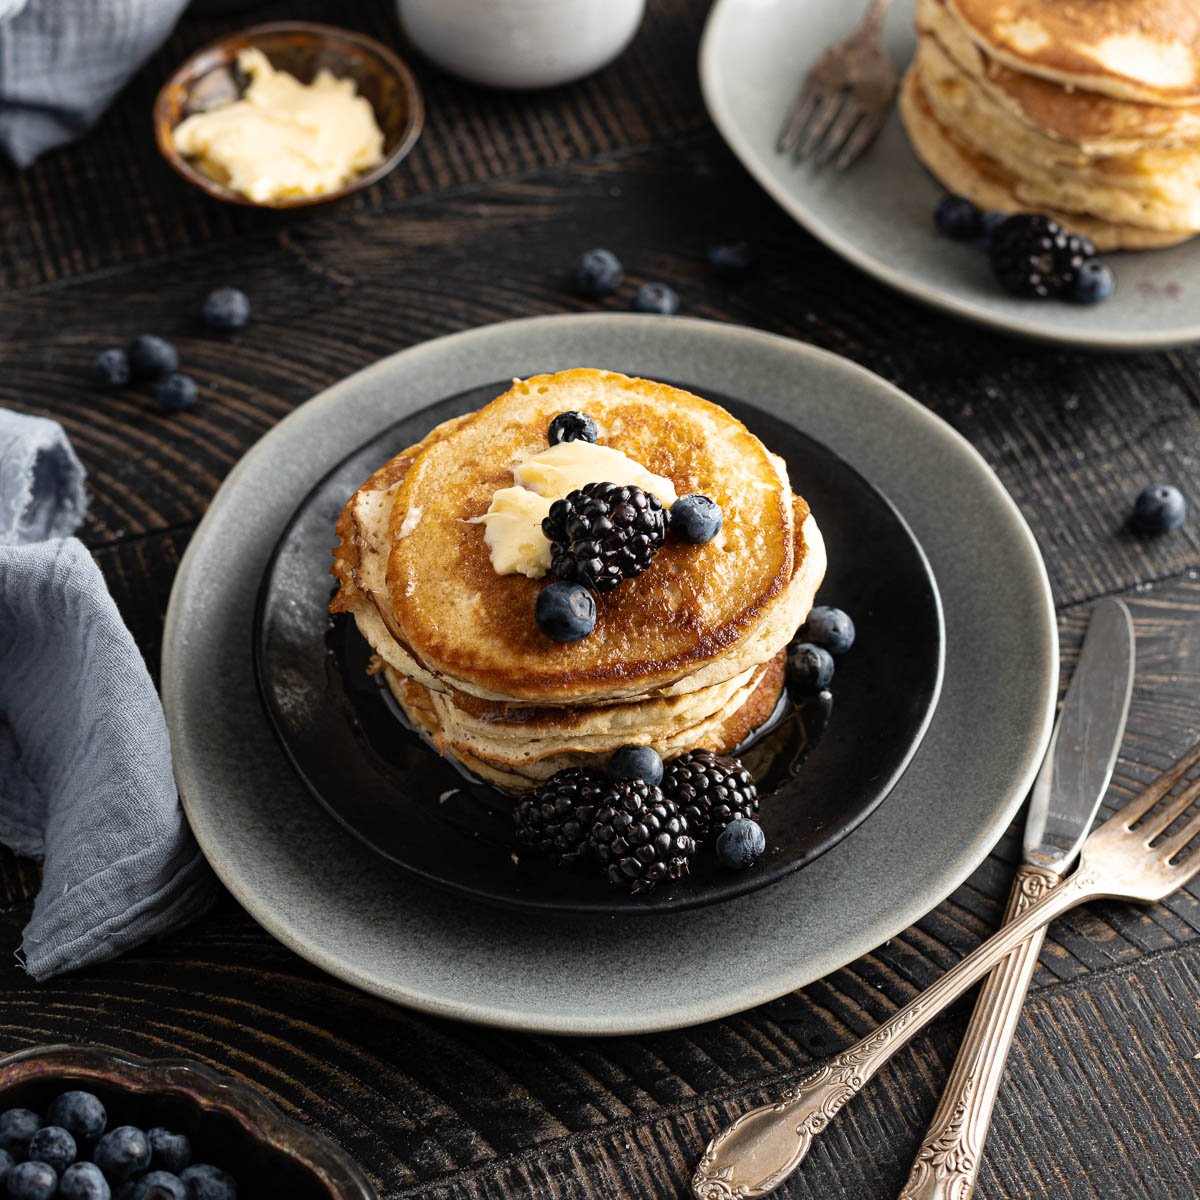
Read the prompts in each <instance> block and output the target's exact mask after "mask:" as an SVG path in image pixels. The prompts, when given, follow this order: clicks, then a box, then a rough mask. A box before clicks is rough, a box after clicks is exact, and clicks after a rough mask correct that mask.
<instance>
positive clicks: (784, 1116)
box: [692, 865, 1108, 1200]
mask: <svg viewBox="0 0 1200 1200" xmlns="http://www.w3.org/2000/svg"><path fill="white" fill-rule="evenodd" d="M1107 894H1108V893H1107V892H1105V890H1104V889H1103V888H1102V887H1099V886H1097V881H1096V879H1095V878H1094V877H1093V876H1092V874H1091V872H1090V871H1088V869H1087V867H1086V865H1085V866H1083V867H1081V868H1080V869H1079V870H1077V871H1076V872H1075V873H1074V874H1073V875H1071V876H1070V877H1068V878H1067V879H1065V880H1064V881H1063V882H1062V883H1061V884H1060V885H1059V886H1058V887H1056V888H1053V889H1051V890H1049V891H1048V892H1047V893H1046V894H1045V895H1044V896H1043V897H1042V898H1041V899H1040V900H1038V901H1036V902H1035V903H1033V904H1031V905H1030V906H1029V908H1028V909H1027V910H1026V911H1025V913H1024V914H1023V915H1022V916H1020V917H1018V918H1017V919H1016V920H1015V921H1013V922H1012V923H1011V924H1009V925H1006V926H1004V927H1003V928H1002V929H1001V930H1000V931H999V932H998V933H996V934H994V935H993V936H992V937H991V938H989V939H988V940H987V941H986V942H984V943H983V945H982V946H979V947H978V948H977V949H976V950H974V951H972V953H971V954H969V955H967V957H966V958H964V959H963V960H962V962H960V963H959V964H958V966H956V967H955V968H954V969H953V970H951V971H948V972H947V973H946V974H945V975H943V976H942V977H941V979H939V980H938V981H937V983H935V984H933V985H932V986H931V987H930V988H928V989H927V990H926V991H924V992H922V993H921V995H920V996H918V997H917V998H916V999H915V1000H914V1001H913V1002H912V1003H911V1004H909V1005H908V1006H907V1007H906V1008H902V1009H901V1010H900V1011H899V1012H898V1013H897V1014H896V1015H895V1016H894V1017H892V1019H891V1020H890V1021H887V1022H885V1023H884V1024H883V1025H881V1026H880V1027H879V1028H878V1029H877V1030H876V1031H875V1032H874V1033H872V1034H869V1035H868V1036H867V1037H865V1038H863V1040H862V1041H861V1042H859V1043H858V1044H857V1045H854V1046H851V1047H850V1048H849V1049H848V1050H843V1051H842V1052H841V1053H840V1054H838V1055H835V1056H834V1057H833V1058H831V1059H830V1060H829V1061H828V1062H827V1063H825V1064H824V1065H823V1066H822V1067H820V1068H819V1069H818V1070H817V1071H815V1072H814V1073H813V1074H812V1075H810V1076H808V1078H806V1079H803V1080H801V1081H800V1082H799V1083H798V1084H796V1085H795V1086H794V1087H790V1088H788V1089H787V1090H786V1091H785V1092H783V1094H782V1095H781V1096H780V1098H779V1099H778V1100H777V1101H775V1102H774V1103H773V1104H765V1105H763V1106H762V1107H760V1108H754V1109H751V1110H750V1111H749V1112H747V1113H744V1114H743V1115H742V1116H740V1117H739V1118H738V1119H737V1120H736V1121H734V1123H733V1124H732V1125H730V1126H729V1127H728V1128H727V1129H726V1130H724V1131H723V1132H722V1133H719V1134H718V1135H717V1136H716V1137H715V1138H713V1140H712V1141H711V1142H709V1144H708V1148H707V1149H706V1150H705V1152H704V1157H703V1158H702V1159H701V1160H700V1165H699V1166H698V1167H697V1168H696V1173H695V1175H694V1176H693V1177H692V1194H693V1195H694V1196H695V1197H697V1200H750V1198H751V1197H755V1196H765V1195H766V1194H767V1193H768V1192H770V1191H772V1190H774V1189H775V1188H777V1187H778V1186H779V1185H780V1184H781V1183H782V1182H783V1181H784V1180H785V1179H786V1178H787V1177H788V1176H789V1175H791V1173H792V1172H793V1171H794V1170H795V1169H796V1168H797V1167H798V1166H799V1165H800V1163H801V1162H802V1161H803V1159H804V1156H805V1155H806V1154H807V1153H808V1151H809V1148H810V1147H811V1146H812V1142H813V1138H814V1137H816V1135H817V1134H818V1133H820V1132H821V1130H823V1129H824V1128H825V1127H826V1125H828V1124H829V1122H830V1121H831V1120H832V1119H833V1117H835V1116H836V1115H837V1113H838V1112H839V1111H840V1110H841V1108H842V1107H843V1106H844V1105H845V1103H846V1102H847V1101H848V1100H850V1099H852V1098H853V1097H854V1096H856V1095H857V1094H858V1093H859V1091H860V1090H861V1089H862V1087H863V1086H864V1085H865V1084H866V1083H867V1081H868V1080H869V1079H871V1077H872V1076H873V1075H874V1074H875V1072H876V1071H878V1070H879V1068H880V1067H881V1066H883V1064H884V1063H885V1062H887V1060H888V1059H889V1058H891V1056H892V1055H893V1054H894V1053H895V1052H896V1051H897V1050H899V1049H900V1047H901V1046H903V1045H905V1044H906V1043H907V1042H908V1041H909V1039H910V1038H912V1037H913V1036H914V1035H915V1034H916V1033H918V1032H919V1031H920V1030H921V1029H922V1028H923V1027H924V1026H925V1025H926V1024H927V1023H928V1022H929V1021H930V1020H932V1019H933V1018H934V1017H935V1016H937V1014H938V1013H940V1012H941V1011H942V1010H943V1009H944V1008H945V1007H946V1006H947V1005H948V1004H951V1003H953V1001H955V1000H956V999H957V998H958V997H959V996H961V995H962V994H963V992H965V991H966V990H967V989H968V988H970V987H971V985H972V984H974V983H977V982H978V981H979V980H980V979H981V978H982V977H983V976H984V975H986V974H987V973H988V972H989V971H990V970H991V969H992V968H993V967H994V966H995V965H996V964H997V963H998V962H1000V961H1001V959H1003V958H1005V957H1006V956H1007V955H1008V954H1009V953H1010V952H1011V951H1012V950H1013V949H1015V948H1016V947H1017V946H1019V945H1020V944H1021V943H1022V942H1024V941H1026V940H1027V939H1028V938H1029V936H1030V935H1031V934H1033V933H1035V932H1036V931H1037V930H1039V929H1042V928H1043V927H1044V926H1046V925H1048V924H1049V923H1050V922H1051V921H1053V920H1054V918H1055V917H1057V916H1059V915H1061V914H1062V913H1064V912H1066V911H1067V910H1068V909H1070V908H1074V907H1075V906H1076V905H1078V904H1082V903H1083V902H1084V901H1086V900H1090V899H1093V898H1095V897H1098V896H1102V895H1107Z"/></svg>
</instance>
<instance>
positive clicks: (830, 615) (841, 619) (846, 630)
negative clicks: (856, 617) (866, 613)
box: [797, 604, 854, 654]
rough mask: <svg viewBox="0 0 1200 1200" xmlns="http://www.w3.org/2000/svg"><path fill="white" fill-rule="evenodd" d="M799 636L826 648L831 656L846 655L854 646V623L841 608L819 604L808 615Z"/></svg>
mask: <svg viewBox="0 0 1200 1200" xmlns="http://www.w3.org/2000/svg"><path fill="white" fill-rule="evenodd" d="M797 636H798V637H800V638H801V639H802V640H804V641H806V642H813V643H815V644H816V645H818V646H824V647H825V649H826V650H828V651H829V653H830V654H845V653H846V651H847V650H849V649H850V647H851V646H853V645H854V622H853V621H852V620H850V616H849V614H848V613H844V612H842V610H841V609H840V608H831V607H830V606H829V605H827V604H819V605H817V607H816V608H814V609H813V610H812V611H811V612H810V613H809V614H808V620H807V621H805V622H804V624H803V625H801V626H800V632H799V633H798V634H797Z"/></svg>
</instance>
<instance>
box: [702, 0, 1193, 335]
mask: <svg viewBox="0 0 1200 1200" xmlns="http://www.w3.org/2000/svg"><path fill="white" fill-rule="evenodd" d="M866 7H867V6H866V0H862V3H860V4H859V3H854V4H849V5H846V4H829V3H827V2H825V0H717V3H716V4H715V5H714V6H713V9H712V11H711V13H710V14H709V18H708V23H707V25H706V26H705V30H704V39H703V42H702V44H701V47H700V81H701V84H702V87H703V91H704V100H705V103H706V104H707V105H708V111H709V113H710V114H711V116H712V118H713V120H714V121H715V122H716V125H717V128H718V129H719V130H720V132H721V136H722V137H724V139H725V141H726V142H728V144H729V147H730V149H732V150H733V152H734V153H735V154H736V155H737V156H738V158H740V159H741V161H742V164H743V165H744V166H745V167H746V169H747V170H748V171H749V172H750V174H751V175H753V176H754V177H755V179H757V180H758V182H759V183H760V184H761V185H762V186H763V187H764V188H765V189H766V190H767V192H769V193H770V195H771V196H773V197H774V199H775V200H776V201H777V202H778V203H779V204H780V205H781V206H782V207H783V208H784V209H785V210H786V211H787V212H788V213H790V214H791V215H792V216H793V217H794V218H795V219H796V220H797V221H799V222H800V224H802V225H803V226H804V227H805V228H806V229H808V231H809V232H810V233H812V234H813V235H814V236H815V237H818V238H820V239H821V241H823V242H824V243H825V244H826V245H827V246H829V247H830V249H832V250H835V251H836V252H837V253H838V254H840V255H841V256H842V257H843V258H846V259H848V260H849V261H850V262H852V263H854V265H855V266H857V267H861V268H862V269H863V270H864V271H867V272H868V273H869V274H871V275H874V276H875V277H876V278H877V279H881V280H883V282H884V283H887V284H890V285H891V286H892V287H894V288H898V289H899V290H900V291H902V292H907V293H908V294H909V295H910V296H914V297H916V299H918V300H923V301H925V302H926V303H927V304H932V305H935V306H936V307H938V308H942V309H945V310H946V311H947V312H951V313H954V314H956V315H957V316H960V317H966V318H968V319H970V320H973V321H978V322H980V323H982V324H984V325H989V326H991V327H993V328H995V329H1002V330H1005V331H1007V332H1009V333H1015V334H1019V335H1020V336H1022V337H1027V338H1034V339H1037V340H1039V341H1048V342H1061V343H1066V344H1071V345H1077V346H1086V347H1091V348H1094V349H1106V350H1120V349H1125V350H1149V349H1152V348H1154V347H1156V346H1174V345H1179V344H1180V343H1183V342H1191V341H1196V340H1197V339H1200V238H1193V239H1192V241H1190V242H1185V243H1184V244H1183V245H1181V246H1174V247H1171V248H1169V249H1166V250H1151V251H1144V252H1142V253H1137V254H1114V255H1111V256H1109V261H1110V262H1111V263H1112V265H1113V268H1114V269H1115V271H1116V273H1117V280H1118V285H1117V292H1116V295H1115V296H1113V298H1112V299H1111V300H1108V301H1106V302H1105V303H1103V304H1098V305H1094V306H1090V307H1089V306H1086V305H1082V306H1081V305H1073V304H1068V303H1065V302H1058V301H1044V302H1043V301H1031V300H1018V299H1015V298H1012V297H1009V296H1006V295H1005V294H1004V293H1003V292H1001V291H1000V290H999V288H998V287H997V286H996V284H995V283H994V281H993V280H992V278H991V276H990V274H989V272H988V268H987V263H986V261H985V259H984V256H983V255H982V254H981V253H980V251H979V250H978V249H976V248H975V247H972V246H963V245H959V244H957V243H954V242H950V241H947V240H946V239H945V238H940V237H937V236H936V235H935V234H934V230H933V209H934V206H935V205H936V204H937V202H938V199H939V198H940V197H941V195H942V189H941V188H940V187H939V185H938V184H937V182H936V181H935V180H934V179H933V177H932V176H931V175H930V174H929V173H928V172H927V171H926V170H925V168H924V167H923V166H922V165H921V164H920V162H919V161H918V160H917V157H916V155H915V154H913V152H912V150H911V148H910V147H909V144H908V138H907V137H906V136H905V133H904V129H903V127H902V125H901V124H900V118H899V117H898V116H897V115H896V113H895V112H893V113H892V114H891V116H890V117H889V118H888V122H887V124H886V126H885V127H884V128H883V130H882V131H881V133H880V135H879V137H878V138H877V139H876V140H875V142H874V144H873V145H872V146H871V148H870V149H869V150H868V151H867V153H866V154H865V155H863V157H862V158H861V159H860V160H859V161H858V162H857V163H855V164H854V166H853V167H851V168H850V169H849V170H847V171H845V172H839V171H835V170H832V169H829V170H825V171H818V170H816V169H815V168H813V167H812V166H811V165H809V164H800V165H798V166H795V165H793V164H792V162H791V160H790V159H789V158H787V157H784V156H781V155H778V154H776V153H775V138H776V136H777V134H778V133H779V127H780V125H781V124H782V122H783V115H784V113H785V111H786V110H787V106H788V104H789V103H790V101H791V98H792V96H793V95H794V94H795V91H796V89H797V87H798V86H799V83H800V80H801V79H802V78H803V75H804V72H805V71H807V70H808V68H809V67H810V66H811V65H812V62H813V60H814V59H815V58H816V57H817V55H818V54H819V53H820V52H821V51H822V50H823V49H824V48H825V47H826V46H828V45H830V44H831V43H832V42H835V41H837V40H839V39H840V38H842V37H844V36H845V35H846V34H847V33H849V32H850V30H851V29H852V28H853V27H854V25H855V23H856V22H857V21H858V20H859V19H860V18H861V16H862V14H863V12H865V11H866ZM914 8H915V0H895V3H894V4H893V5H892V7H891V10H890V11H889V13H888V18H887V25H886V35H887V42H888V48H889V49H890V51H891V54H892V59H893V61H894V62H895V63H896V66H897V67H898V68H900V67H904V66H907V64H908V62H909V60H910V59H911V58H912V55H913V49H914V46H915V44H916V38H915V35H914V33H913V11H914Z"/></svg>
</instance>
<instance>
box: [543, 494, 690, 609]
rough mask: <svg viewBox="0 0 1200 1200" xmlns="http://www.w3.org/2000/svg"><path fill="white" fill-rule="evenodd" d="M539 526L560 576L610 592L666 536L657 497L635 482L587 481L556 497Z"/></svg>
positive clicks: (638, 569) (647, 562) (639, 566)
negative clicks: (628, 483)
mask: <svg viewBox="0 0 1200 1200" xmlns="http://www.w3.org/2000/svg"><path fill="white" fill-rule="evenodd" d="M542 532H543V533H544V534H545V535H546V537H548V538H549V539H550V566H551V569H552V570H553V571H554V573H555V575H557V576H558V578H559V579H563V580H567V581H569V582H572V583H582V584H584V585H585V586H586V587H590V588H592V589H593V590H594V591H597V592H611V591H612V589H613V588H615V587H616V586H617V584H619V583H620V582H621V580H622V579H632V578H633V577H634V576H635V575H640V574H641V573H642V572H643V571H644V570H645V569H646V568H647V567H648V566H649V565H650V563H651V561H652V560H653V558H654V555H655V554H656V553H657V552H658V548H659V547H660V546H661V545H662V544H663V540H664V539H665V538H666V536H667V520H666V515H665V514H664V512H663V506H662V504H661V503H660V502H659V499H658V497H657V496H653V495H651V494H650V493H649V492H644V491H643V490H642V489H641V488H640V487H634V486H628V485H623V484H618V483H589V484H587V485H586V486H585V487H582V488H579V489H577V490H576V491H574V492H571V493H570V494H568V495H567V496H566V497H565V498H564V499H562V500H555V502H554V503H553V504H552V505H551V506H550V513H549V515H548V516H547V517H546V518H545V519H544V520H543V521H542Z"/></svg>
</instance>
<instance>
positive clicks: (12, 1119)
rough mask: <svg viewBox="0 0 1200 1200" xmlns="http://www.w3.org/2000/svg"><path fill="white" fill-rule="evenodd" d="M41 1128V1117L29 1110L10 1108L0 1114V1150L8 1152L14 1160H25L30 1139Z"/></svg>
mask: <svg viewBox="0 0 1200 1200" xmlns="http://www.w3.org/2000/svg"><path fill="white" fill-rule="evenodd" d="M41 1127H42V1119H41V1117H39V1116H38V1115H37V1113H35V1112H32V1111H31V1110H30V1109H28V1108H10V1109H8V1110H7V1111H6V1112H2V1113H0V1150H7V1151H8V1152H9V1154H11V1155H12V1156H13V1158H16V1159H22V1158H24V1157H25V1153H26V1151H27V1150H28V1149H29V1139H30V1138H32V1137H33V1135H34V1134H35V1133H37V1131H38V1130H39V1129H41Z"/></svg>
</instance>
